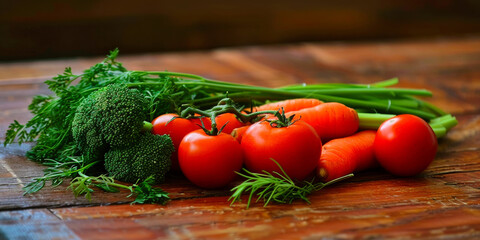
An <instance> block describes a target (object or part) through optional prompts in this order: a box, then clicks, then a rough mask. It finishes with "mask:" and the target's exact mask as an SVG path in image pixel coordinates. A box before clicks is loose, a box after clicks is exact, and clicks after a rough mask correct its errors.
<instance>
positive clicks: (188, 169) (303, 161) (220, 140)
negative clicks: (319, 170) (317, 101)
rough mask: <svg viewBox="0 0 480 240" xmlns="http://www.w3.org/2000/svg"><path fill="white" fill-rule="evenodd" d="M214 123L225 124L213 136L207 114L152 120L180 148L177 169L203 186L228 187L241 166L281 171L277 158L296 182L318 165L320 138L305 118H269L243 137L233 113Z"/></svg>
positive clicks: (175, 158)
mask: <svg viewBox="0 0 480 240" xmlns="http://www.w3.org/2000/svg"><path fill="white" fill-rule="evenodd" d="M215 122H216V124H217V126H219V128H221V127H223V129H222V130H221V132H220V133H219V134H217V135H210V134H208V131H205V130H204V129H202V128H201V127H200V126H204V127H205V128H208V126H210V124H211V121H210V120H209V119H208V118H192V119H187V118H180V117H178V115H176V114H164V115H161V116H159V117H157V118H156V119H155V120H153V121H152V124H153V130H152V131H153V133H154V134H168V135H170V137H171V139H172V141H173V144H174V146H175V149H176V150H177V151H176V152H175V153H174V154H173V155H172V169H174V170H181V171H182V173H183V174H184V175H185V176H186V177H187V178H188V179H189V180H190V181H191V182H192V183H194V184H195V185H197V186H199V187H202V188H221V187H224V186H226V185H228V184H229V183H230V182H232V181H233V180H234V179H235V178H236V176H237V174H236V172H239V171H240V170H241V169H242V167H246V168H247V169H249V170H251V171H253V172H261V171H262V170H266V171H269V172H272V171H277V172H280V169H279V167H278V165H277V164H276V163H275V162H274V161H272V159H274V160H275V161H276V162H277V163H278V164H280V165H281V166H282V168H283V169H284V171H285V172H286V174H287V175H288V176H289V177H291V178H292V179H297V180H302V179H304V178H306V177H307V176H308V175H309V174H310V173H312V171H313V170H314V169H315V167H316V165H317V161H318V159H319V156H320V153H321V146H322V144H321V140H320V138H319V137H318V135H317V134H316V132H315V130H314V129H313V128H312V127H311V126H310V125H308V124H306V123H304V122H303V121H297V122H294V123H293V124H291V125H289V126H285V127H280V126H275V123H271V122H269V121H260V122H256V123H254V124H252V125H249V126H248V128H246V131H245V132H244V133H243V134H241V138H240V135H238V134H237V135H235V134H233V135H232V134H231V133H232V131H233V132H235V131H236V130H239V129H241V128H242V127H245V124H243V123H242V122H240V121H239V120H238V119H237V118H236V117H235V115H234V114H231V113H224V114H221V115H219V116H217V117H216V118H215ZM234 135H235V137H234ZM292 160H294V161H292Z"/></svg>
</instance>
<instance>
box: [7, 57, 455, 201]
mask: <svg viewBox="0 0 480 240" xmlns="http://www.w3.org/2000/svg"><path fill="white" fill-rule="evenodd" d="M117 55H118V50H114V51H112V52H111V53H110V54H109V55H108V56H107V57H106V58H105V60H103V61H102V62H100V63H98V64H96V65H94V66H92V67H91V68H89V69H87V70H85V71H84V72H83V73H82V74H74V73H73V72H72V70H71V69H70V68H66V69H65V71H64V73H62V74H60V75H58V76H56V77H54V78H53V79H51V80H47V81H46V82H45V83H46V84H47V85H48V87H49V89H50V90H51V91H52V93H53V94H52V95H49V96H43V95H42V96H35V97H34V98H33V100H32V103H31V104H30V105H29V110H30V111H31V113H32V114H33V117H32V119H31V120H29V121H28V122H27V123H25V124H21V123H19V122H18V121H14V122H13V123H12V124H11V125H10V126H9V129H8V130H7V133H6V139H5V142H4V144H5V145H7V144H11V143H15V142H16V143H18V144H22V143H24V142H33V141H35V142H36V144H35V145H34V146H33V147H32V149H31V150H30V151H28V152H27V157H28V158H29V159H31V160H33V161H36V162H39V163H41V164H43V165H45V166H47V168H46V169H45V170H44V171H45V174H44V176H42V177H39V178H35V179H33V181H32V182H31V183H29V184H28V185H27V186H26V187H25V193H34V192H37V191H39V190H40V189H42V188H43V187H44V186H45V184H46V183H47V182H51V183H52V185H53V186H58V185H60V184H62V183H63V181H64V180H70V185H69V188H71V189H72V190H73V192H74V194H75V195H76V196H79V195H85V196H86V197H87V198H88V199H90V198H91V195H92V192H93V191H94V189H96V188H98V189H101V190H103V191H107V192H117V191H119V189H127V190H129V191H130V192H131V193H132V195H134V196H136V199H135V200H134V202H135V203H162V204H164V203H165V202H166V201H167V200H168V198H169V197H168V193H166V192H165V191H163V190H162V189H161V188H159V187H158V185H159V184H161V183H163V182H164V181H165V180H166V178H168V176H169V175H170V174H181V173H183V174H184V175H185V177H186V178H187V179H188V180H190V181H191V182H192V183H193V184H195V185H197V186H199V187H202V188H222V187H227V186H230V185H232V184H234V183H235V182H237V181H236V179H238V178H239V177H240V180H243V182H241V183H240V184H238V185H236V186H235V187H234V188H233V189H232V191H233V194H232V197H231V200H232V203H234V202H236V201H237V200H240V197H241V195H242V194H243V193H246V192H250V197H249V199H248V203H247V207H248V206H249V205H250V202H251V199H252V197H253V196H256V197H257V200H263V201H264V203H265V205H267V204H268V203H269V202H272V201H274V202H279V203H291V202H292V201H294V200H295V199H303V200H305V201H307V202H308V198H307V195H308V194H309V193H311V192H313V191H317V190H319V189H321V188H323V187H325V186H327V185H330V184H332V183H335V182H338V181H339V180H343V179H345V178H348V177H351V176H352V173H354V172H359V171H364V170H366V169H371V168H374V167H377V166H382V167H383V168H384V169H386V170H387V171H389V172H391V173H392V174H395V175H398V176H412V175H416V174H418V173H420V172H421V171H423V170H424V169H425V168H427V167H428V165H429V164H430V162H431V161H432V160H433V159H434V157H435V153H436V149H437V138H440V137H443V136H444V135H445V134H446V133H447V132H448V131H449V130H450V129H451V128H452V127H454V126H455V125H456V124H457V121H456V119H455V117H453V116H451V115H449V114H447V113H445V112H443V111H442V110H441V109H439V108H437V107H436V106H433V105H432V104H430V103H428V102H426V101H423V100H421V99H420V98H418V96H421V97H425V96H427V97H428V96H431V95H432V94H431V92H429V91H427V90H419V89H405V88H394V87H392V86H393V85H395V84H396V83H397V82H398V80H397V79H390V80H387V81H383V82H378V83H374V84H369V85H362V84H328V83H324V84H312V85H305V84H299V85H291V86H284V87H280V88H266V87H260V86H251V85H244V84H235V83H229V82H223V81H216V80H210V79H205V78H203V77H201V76H197V75H192V74H187V73H175V72H168V71H130V70H127V69H126V68H125V67H123V65H122V64H121V63H119V62H117V61H116V57H117ZM242 178H243V179H242Z"/></svg>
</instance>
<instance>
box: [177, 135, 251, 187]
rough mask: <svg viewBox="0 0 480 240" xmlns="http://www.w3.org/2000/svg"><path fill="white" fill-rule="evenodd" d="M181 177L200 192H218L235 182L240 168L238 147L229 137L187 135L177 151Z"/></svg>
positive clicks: (240, 155) (240, 152)
mask: <svg viewBox="0 0 480 240" xmlns="http://www.w3.org/2000/svg"><path fill="white" fill-rule="evenodd" d="M178 160H179V163H180V168H181V169H182V172H183V174H184V175H185V176H186V177H187V178H188V180H190V181H191V182H192V183H193V184H195V185H197V186H199V187H202V188H221V187H224V186H226V185H228V184H229V183H230V182H231V181H233V180H234V179H235V177H236V176H237V174H236V173H235V171H240V170H241V168H242V165H243V154H242V148H241V147H240V143H238V142H237V141H236V140H235V139H234V138H233V137H232V136H231V135H229V134H226V133H220V134H219V135H217V136H210V135H207V134H206V133H205V132H204V131H203V130H201V129H200V130H196V131H193V132H191V133H189V134H187V135H186V136H185V137H184V138H183V140H182V142H181V143H180V147H179V149H178Z"/></svg>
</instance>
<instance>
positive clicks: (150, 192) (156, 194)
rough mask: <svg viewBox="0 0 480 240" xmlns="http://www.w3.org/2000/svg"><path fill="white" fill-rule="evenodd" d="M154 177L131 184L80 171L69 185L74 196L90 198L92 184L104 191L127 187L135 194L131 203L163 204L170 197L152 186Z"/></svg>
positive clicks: (115, 190)
mask: <svg viewBox="0 0 480 240" xmlns="http://www.w3.org/2000/svg"><path fill="white" fill-rule="evenodd" d="M154 184H155V179H154V178H153V177H149V178H147V179H145V180H144V181H143V182H141V183H138V184H133V185H123V184H120V183H117V182H115V179H114V178H113V177H109V176H105V175H100V176H87V175H85V174H83V173H80V174H79V176H78V177H76V178H74V179H73V180H72V181H71V184H70V186H69V187H68V188H69V189H71V190H72V191H73V193H74V195H75V196H76V197H78V196H80V195H84V196H85V198H86V199H88V200H91V198H92V192H93V191H94V190H93V188H92V187H93V186H95V187H98V188H100V189H101V190H103V191H105V192H119V188H120V189H127V190H129V191H130V195H129V196H128V197H131V196H136V198H135V200H134V201H133V202H132V204H135V203H138V204H144V203H158V204H162V205H165V204H166V203H167V202H168V200H169V199H170V197H169V196H168V193H167V192H165V191H163V190H162V189H161V188H158V187H154V186H153V185H154Z"/></svg>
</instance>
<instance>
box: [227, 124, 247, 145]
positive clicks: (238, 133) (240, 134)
mask: <svg viewBox="0 0 480 240" xmlns="http://www.w3.org/2000/svg"><path fill="white" fill-rule="evenodd" d="M248 127H250V125H246V126H242V127H237V128H235V129H233V130H232V133H231V135H232V136H233V138H235V139H236V140H237V141H238V142H241V141H242V137H243V134H244V133H245V132H246V131H247V129H248Z"/></svg>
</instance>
